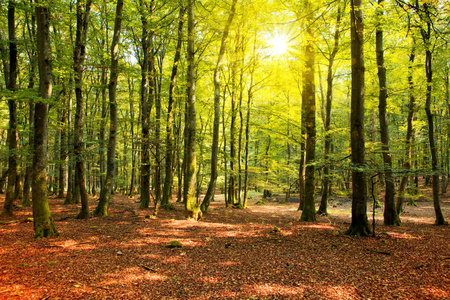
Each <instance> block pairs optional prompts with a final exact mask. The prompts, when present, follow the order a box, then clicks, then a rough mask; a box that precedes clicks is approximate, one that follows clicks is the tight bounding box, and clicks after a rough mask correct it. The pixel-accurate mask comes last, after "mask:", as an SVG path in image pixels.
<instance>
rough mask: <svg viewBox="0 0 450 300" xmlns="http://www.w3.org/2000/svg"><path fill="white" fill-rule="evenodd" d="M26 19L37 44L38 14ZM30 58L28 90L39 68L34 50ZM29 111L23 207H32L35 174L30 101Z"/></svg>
mask: <svg viewBox="0 0 450 300" xmlns="http://www.w3.org/2000/svg"><path fill="white" fill-rule="evenodd" d="M26 19H27V29H28V36H29V39H30V41H32V43H33V44H34V43H36V14H35V13H34V12H32V13H31V20H30V19H29V17H28V13H26ZM28 56H29V58H30V74H29V79H28V89H33V88H34V85H35V76H36V66H37V53H36V50H35V49H34V48H32V49H31V50H30V51H29V52H28ZM28 109H29V115H28V128H29V132H28V147H29V151H28V154H26V156H27V162H26V163H25V165H26V167H25V178H24V181H23V198H22V206H30V205H31V201H30V199H31V197H30V194H31V177H32V173H33V166H32V163H30V162H32V161H33V154H32V151H30V150H31V149H32V147H33V145H34V140H33V128H34V101H33V100H31V99H30V100H29V102H28Z"/></svg>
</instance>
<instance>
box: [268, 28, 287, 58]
mask: <svg viewBox="0 0 450 300" xmlns="http://www.w3.org/2000/svg"><path fill="white" fill-rule="evenodd" d="M267 45H268V48H269V49H268V50H269V53H270V54H271V55H276V56H281V55H284V54H286V53H287V52H288V50H289V38H288V37H287V36H286V35H283V34H279V33H276V34H275V35H272V36H270V37H269V38H268V40H267Z"/></svg>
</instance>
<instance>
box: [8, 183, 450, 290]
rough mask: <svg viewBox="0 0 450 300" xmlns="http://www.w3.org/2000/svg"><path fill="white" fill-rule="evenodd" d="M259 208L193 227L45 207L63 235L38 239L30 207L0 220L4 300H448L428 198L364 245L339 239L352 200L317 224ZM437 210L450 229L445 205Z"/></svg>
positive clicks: (446, 260)
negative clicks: (172, 243) (81, 215)
mask: <svg viewBox="0 0 450 300" xmlns="http://www.w3.org/2000/svg"><path fill="white" fill-rule="evenodd" d="M427 193H429V191H427ZM3 196H4V195H0V206H1V207H3V202H4V197H3ZM282 198H284V197H281V196H280V197H279V199H282ZM260 199H261V198H260V197H258V196H254V197H253V199H251V200H250V203H249V208H248V209H232V208H225V206H224V203H223V197H222V196H221V195H217V196H216V201H215V202H213V203H212V205H211V207H210V211H209V213H208V214H206V215H205V216H204V218H203V219H202V220H201V221H198V222H194V221H188V220H186V219H185V218H184V208H183V206H182V205H181V204H174V205H175V208H176V209H175V210H171V211H168V210H162V209H161V210H160V211H159V212H158V215H157V217H156V218H146V215H148V214H151V213H152V212H153V210H152V209H150V210H143V211H141V210H139V209H138V206H139V203H138V199H137V197H136V198H133V199H129V198H127V197H126V196H119V195H116V196H114V197H113V199H112V204H111V206H110V209H109V213H110V215H109V216H108V217H101V218H100V217H94V218H90V219H87V220H77V219H75V215H76V213H77V212H78V210H79V206H78V205H63V199H56V198H51V199H50V207H51V210H52V213H53V218H54V220H55V223H56V226H57V229H58V231H59V233H60V236H59V237H57V238H44V239H39V240H34V239H33V228H32V227H33V225H32V222H31V221H30V219H29V218H31V217H32V211H31V208H17V209H16V210H15V217H14V218H9V219H1V220H0V222H1V224H0V299H450V242H449V241H450V228H449V226H435V225H433V223H434V209H433V204H432V202H431V200H429V198H427V197H422V198H419V199H418V200H417V204H418V206H417V207H410V206H407V207H405V212H404V213H403V214H402V215H401V219H402V222H403V226H401V227H391V226H383V225H382V223H383V219H382V216H383V209H382V208H379V209H378V210H377V214H376V237H360V238H358V237H356V236H347V235H344V234H343V232H344V231H345V230H346V229H347V228H348V227H349V224H350V221H351V218H350V216H351V213H350V211H351V203H350V200H348V199H343V198H342V199H336V200H332V201H330V206H329V213H330V216H328V217H326V216H319V217H318V221H317V222H313V223H308V222H299V219H300V215H301V212H298V211H297V206H298V203H280V202H277V200H276V198H273V199H272V201H267V202H266V204H264V205H255V203H256V201H258V200H260ZM96 203H97V201H96V199H95V198H90V205H91V207H90V208H91V211H93V210H94V208H95V205H96ZM441 204H442V209H443V212H444V216H445V218H446V220H447V221H448V220H449V219H450V198H449V197H443V198H442V200H441ZM370 209H371V208H370ZM371 216H372V214H371V213H370V215H369V220H370V222H372V218H371ZM173 240H177V241H180V242H181V243H182V245H183V246H182V248H167V247H166V244H167V243H168V242H170V241H173Z"/></svg>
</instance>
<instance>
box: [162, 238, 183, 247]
mask: <svg viewBox="0 0 450 300" xmlns="http://www.w3.org/2000/svg"><path fill="white" fill-rule="evenodd" d="M181 247H183V244H182V243H181V242H179V241H176V240H175V241H170V242H168V243H167V244H166V248H181Z"/></svg>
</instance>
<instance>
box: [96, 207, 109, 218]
mask: <svg viewBox="0 0 450 300" xmlns="http://www.w3.org/2000/svg"><path fill="white" fill-rule="evenodd" d="M94 216H97V217H107V216H108V206H107V205H98V206H97V207H96V208H95V210H94Z"/></svg>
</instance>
